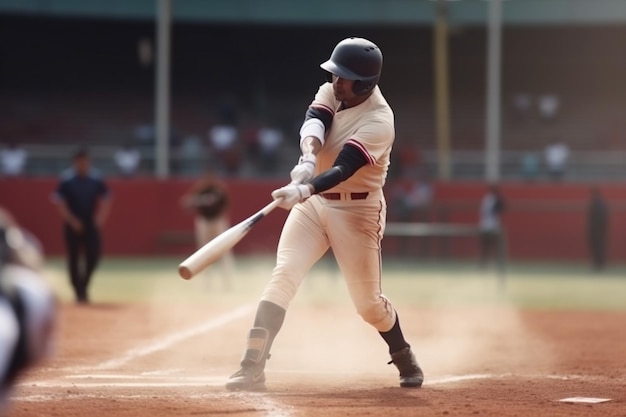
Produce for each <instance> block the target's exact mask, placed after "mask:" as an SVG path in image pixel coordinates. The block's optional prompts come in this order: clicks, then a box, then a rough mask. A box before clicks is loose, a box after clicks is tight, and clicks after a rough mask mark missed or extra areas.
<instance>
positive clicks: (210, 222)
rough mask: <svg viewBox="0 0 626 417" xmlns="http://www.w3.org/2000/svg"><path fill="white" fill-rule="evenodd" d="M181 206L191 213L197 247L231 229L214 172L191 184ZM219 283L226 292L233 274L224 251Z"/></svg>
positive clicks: (229, 255)
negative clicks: (221, 283) (192, 213)
mask: <svg viewBox="0 0 626 417" xmlns="http://www.w3.org/2000/svg"><path fill="white" fill-rule="evenodd" d="M181 204H182V206H183V207H185V208H187V209H190V210H193V212H194V216H195V219H194V223H195V224H194V226H195V227H194V229H195V235H196V245H197V246H198V248H199V247H201V246H203V245H205V244H206V243H207V242H209V241H211V240H212V239H213V238H215V237H216V236H218V235H219V234H221V233H222V232H224V231H225V230H226V229H228V228H229V227H230V221H229V219H228V205H229V198H228V190H227V188H226V184H224V182H222V181H220V179H219V178H218V177H217V175H216V174H215V173H214V172H213V171H208V172H207V173H206V174H205V176H204V177H202V178H200V179H199V180H198V181H196V182H195V183H193V184H192V186H191V188H190V189H189V190H188V191H187V193H185V194H184V195H183V197H182V199H181ZM220 263H221V268H222V280H223V282H224V287H225V288H226V289H229V288H230V285H231V280H232V276H233V273H234V265H235V261H234V256H233V253H232V251H228V252H226V253H225V254H224V255H223V256H222V258H221V259H220Z"/></svg>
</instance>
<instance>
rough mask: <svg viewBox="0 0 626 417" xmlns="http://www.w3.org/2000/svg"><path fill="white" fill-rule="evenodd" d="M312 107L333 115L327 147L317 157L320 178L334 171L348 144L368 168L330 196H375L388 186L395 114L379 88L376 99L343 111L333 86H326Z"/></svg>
mask: <svg viewBox="0 0 626 417" xmlns="http://www.w3.org/2000/svg"><path fill="white" fill-rule="evenodd" d="M311 106H312V107H320V108H323V109H325V110H327V111H330V112H331V113H332V114H333V122H332V125H331V127H330V130H329V131H327V132H326V138H325V140H326V143H325V144H324V146H323V147H322V149H321V151H320V152H319V153H318V154H317V168H316V169H317V171H316V175H318V174H320V173H322V172H324V171H326V170H328V169H330V168H331V167H332V166H333V163H334V162H335V159H337V155H338V154H339V152H341V149H343V146H344V145H345V144H346V143H349V144H350V145H353V146H355V147H357V148H358V149H359V150H360V151H361V152H362V153H363V155H364V156H365V157H366V159H367V161H368V164H367V165H366V166H364V167H362V168H361V169H359V170H358V171H357V172H356V173H355V174H354V175H353V176H352V177H350V178H348V179H347V180H346V181H344V182H342V183H341V184H339V185H337V186H335V187H333V188H332V189H330V190H328V192H366V191H369V192H373V191H376V190H379V189H381V188H382V187H383V185H385V180H386V178H387V169H388V167H389V155H390V153H391V146H392V144H393V140H394V137H395V133H394V132H395V131H394V118H393V111H392V110H391V107H389V104H387V101H386V100H385V98H384V97H383V95H382V94H381V92H380V89H379V88H378V86H376V87H375V88H374V92H373V93H372V95H371V96H370V97H369V98H368V99H367V100H366V101H365V102H363V103H361V104H359V105H358V106H356V107H351V108H348V109H343V110H340V109H341V102H340V101H337V100H336V99H335V96H334V94H333V85H332V84H331V83H326V84H323V85H322V86H321V87H320V88H319V90H318V91H317V94H316V95H315V99H314V100H313V102H312V103H311Z"/></svg>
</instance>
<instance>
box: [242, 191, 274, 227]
mask: <svg viewBox="0 0 626 417" xmlns="http://www.w3.org/2000/svg"><path fill="white" fill-rule="evenodd" d="M281 201H282V198H279V199H277V200H274V201H272V202H271V203H269V204H268V205H266V206H265V207H263V208H262V209H261V210H259V211H258V212H256V213H255V214H253V215H252V216H250V217H248V219H247V220H246V223H247V224H248V228H251V227H252V226H254V225H255V224H256V222H258V221H259V220H261V219H262V218H263V217H265V216H267V215H268V214H270V213H271V212H272V210H274V209H275V208H276V207H278V205H279V204H280V202H281Z"/></svg>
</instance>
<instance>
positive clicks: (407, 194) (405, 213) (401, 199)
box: [392, 171, 433, 255]
mask: <svg viewBox="0 0 626 417" xmlns="http://www.w3.org/2000/svg"><path fill="white" fill-rule="evenodd" d="M404 175H405V176H404V178H403V179H400V180H399V181H397V182H396V184H395V186H394V188H393V190H392V196H393V197H392V198H393V206H392V207H393V210H394V214H395V216H394V217H395V219H396V221H398V222H428V221H430V218H429V209H430V205H431V203H432V198H433V190H432V185H431V184H430V182H429V181H428V180H427V179H426V177H425V175H421V174H415V173H410V172H409V171H406V172H405V174H404ZM399 239H400V253H401V254H402V255H406V254H407V251H408V245H409V242H410V240H411V238H410V237H407V236H402V237H400V238H399ZM427 243H428V241H427V238H424V239H421V240H420V252H423V251H424V250H426V245H427Z"/></svg>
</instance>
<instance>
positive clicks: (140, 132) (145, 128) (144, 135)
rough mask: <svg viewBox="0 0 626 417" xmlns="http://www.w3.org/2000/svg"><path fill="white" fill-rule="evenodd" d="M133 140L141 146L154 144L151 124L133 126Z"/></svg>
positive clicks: (153, 132)
mask: <svg viewBox="0 0 626 417" xmlns="http://www.w3.org/2000/svg"><path fill="white" fill-rule="evenodd" d="M135 138H136V139H137V142H139V143H141V144H152V143H154V138H155V131H154V125H153V124H152V123H142V124H139V125H137V126H135Z"/></svg>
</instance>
